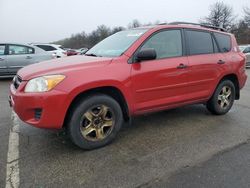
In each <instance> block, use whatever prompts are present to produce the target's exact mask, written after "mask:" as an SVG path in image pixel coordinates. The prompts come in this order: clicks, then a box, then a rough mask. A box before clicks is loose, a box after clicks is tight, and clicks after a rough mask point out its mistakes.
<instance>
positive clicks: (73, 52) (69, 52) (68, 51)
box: [66, 49, 79, 56]
mask: <svg viewBox="0 0 250 188" xmlns="http://www.w3.org/2000/svg"><path fill="white" fill-rule="evenodd" d="M66 53H67V56H72V55H77V54H79V52H77V50H74V49H69V50H67V52H66Z"/></svg>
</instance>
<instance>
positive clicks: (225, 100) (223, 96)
mask: <svg viewBox="0 0 250 188" xmlns="http://www.w3.org/2000/svg"><path fill="white" fill-rule="evenodd" d="M231 100H232V89H231V88H230V87H229V86H224V87H223V88H222V89H221V91H220V94H219V96H218V104H219V105H220V107H221V108H222V109H226V108H227V107H228V106H229V105H230V103H231Z"/></svg>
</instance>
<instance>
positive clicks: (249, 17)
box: [244, 7, 250, 27]
mask: <svg viewBox="0 0 250 188" xmlns="http://www.w3.org/2000/svg"><path fill="white" fill-rule="evenodd" d="M244 13H245V16H244V21H245V22H246V23H247V25H248V27H250V8H248V7H246V8H244Z"/></svg>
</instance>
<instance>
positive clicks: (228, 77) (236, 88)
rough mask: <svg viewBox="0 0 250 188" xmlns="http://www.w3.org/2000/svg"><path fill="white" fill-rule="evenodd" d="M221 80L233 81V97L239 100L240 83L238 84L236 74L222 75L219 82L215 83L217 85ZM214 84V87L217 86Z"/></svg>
mask: <svg viewBox="0 0 250 188" xmlns="http://www.w3.org/2000/svg"><path fill="white" fill-rule="evenodd" d="M223 80H230V81H232V82H233V84H234V86H235V99H236V100H239V99H240V85H239V80H238V77H237V75H236V74H233V73H232V74H227V75H225V76H223V77H222V78H221V79H220V81H219V83H218V84H217V86H218V85H219V84H220V83H221V82H222V81H223ZM217 86H216V87H217Z"/></svg>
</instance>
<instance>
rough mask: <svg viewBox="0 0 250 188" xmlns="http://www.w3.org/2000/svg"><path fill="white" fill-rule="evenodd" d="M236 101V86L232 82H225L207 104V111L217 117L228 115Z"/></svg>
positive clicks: (218, 87)
mask: <svg viewBox="0 0 250 188" xmlns="http://www.w3.org/2000/svg"><path fill="white" fill-rule="evenodd" d="M234 100H235V86H234V83H233V82H232V81H230V80H223V81H222V82H221V83H220V84H219V85H218V86H217V88H216V90H215V92H214V94H213V96H212V97H211V99H210V100H209V101H208V102H207V109H208V110H209V111H210V112H211V113H213V114H215V115H223V114H226V113H227V112H228V111H229V110H230V109H231V108H232V106H233V103H234Z"/></svg>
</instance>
